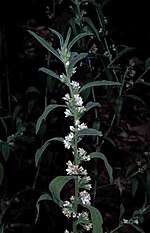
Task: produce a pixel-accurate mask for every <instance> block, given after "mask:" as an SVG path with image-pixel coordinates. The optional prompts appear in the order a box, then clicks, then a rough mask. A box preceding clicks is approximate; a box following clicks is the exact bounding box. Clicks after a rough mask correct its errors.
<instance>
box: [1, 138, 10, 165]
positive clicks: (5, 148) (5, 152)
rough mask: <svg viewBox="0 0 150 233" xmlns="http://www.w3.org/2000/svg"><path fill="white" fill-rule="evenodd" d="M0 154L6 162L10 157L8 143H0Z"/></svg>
mask: <svg viewBox="0 0 150 233" xmlns="http://www.w3.org/2000/svg"><path fill="white" fill-rule="evenodd" d="M1 148H2V154H3V158H4V160H5V161H7V160H8V158H9V155H10V146H9V143H8V142H4V141H1Z"/></svg>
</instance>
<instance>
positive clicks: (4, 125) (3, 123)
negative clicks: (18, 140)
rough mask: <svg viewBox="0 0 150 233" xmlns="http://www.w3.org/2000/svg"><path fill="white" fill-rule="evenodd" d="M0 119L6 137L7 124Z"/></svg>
mask: <svg viewBox="0 0 150 233" xmlns="http://www.w3.org/2000/svg"><path fill="white" fill-rule="evenodd" d="M0 120H1V122H2V125H3V127H4V130H5V135H6V137H7V125H6V123H5V121H4V120H3V118H2V117H0Z"/></svg>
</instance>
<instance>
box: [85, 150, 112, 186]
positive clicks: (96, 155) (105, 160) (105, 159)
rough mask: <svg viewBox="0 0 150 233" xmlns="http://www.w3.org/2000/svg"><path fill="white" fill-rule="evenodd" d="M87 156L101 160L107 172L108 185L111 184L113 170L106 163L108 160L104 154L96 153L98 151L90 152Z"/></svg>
mask: <svg viewBox="0 0 150 233" xmlns="http://www.w3.org/2000/svg"><path fill="white" fill-rule="evenodd" d="M89 155H90V157H91V158H100V159H102V160H103V161H104V164H105V167H106V170H107V172H108V175H109V179H110V183H112V180H113V175H112V174H113V169H112V167H111V166H110V164H109V163H108V160H107V158H106V156H105V155H104V154H102V153H101V152H98V151H95V152H92V153H90V154H89Z"/></svg>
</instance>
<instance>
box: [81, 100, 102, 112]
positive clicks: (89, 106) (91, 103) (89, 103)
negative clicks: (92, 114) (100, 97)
mask: <svg viewBox="0 0 150 233" xmlns="http://www.w3.org/2000/svg"><path fill="white" fill-rule="evenodd" d="M95 107H101V105H100V103H97V102H88V103H87V104H86V106H85V108H86V111H89V110H90V109H92V108H95Z"/></svg>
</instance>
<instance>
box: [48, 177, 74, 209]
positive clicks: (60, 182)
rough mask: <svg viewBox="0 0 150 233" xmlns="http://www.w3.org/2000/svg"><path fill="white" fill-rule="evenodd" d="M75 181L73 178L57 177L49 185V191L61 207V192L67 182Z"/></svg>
mask: <svg viewBox="0 0 150 233" xmlns="http://www.w3.org/2000/svg"><path fill="white" fill-rule="evenodd" d="M72 179H74V177H73V176H57V177H56V178H54V179H53V180H52V181H51V183H50V184H49V190H50V192H51V194H52V196H53V200H54V202H55V203H57V204H58V205H59V206H62V203H63V202H62V200H61V199H60V192H61V190H62V189H63V187H64V186H65V185H66V183H67V182H69V181H70V180H72Z"/></svg>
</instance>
